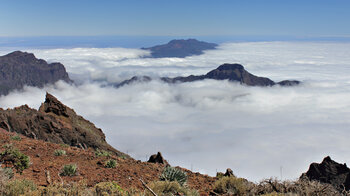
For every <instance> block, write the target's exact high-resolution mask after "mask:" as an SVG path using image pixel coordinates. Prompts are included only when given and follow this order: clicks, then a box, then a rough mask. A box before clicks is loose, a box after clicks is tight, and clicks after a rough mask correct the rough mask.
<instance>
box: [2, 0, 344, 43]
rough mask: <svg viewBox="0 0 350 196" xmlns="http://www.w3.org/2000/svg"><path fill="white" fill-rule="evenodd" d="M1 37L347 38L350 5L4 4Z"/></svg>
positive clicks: (262, 0) (146, 0)
mask: <svg viewBox="0 0 350 196" xmlns="http://www.w3.org/2000/svg"><path fill="white" fill-rule="evenodd" d="M0 7H1V12H0V25H1V30H0V36H96V35H97V36H98V35H129V36H130V35H132V36H133V35H137V36H238V35H240V36H242V35H246V36H300V37H320V36H331V37H338V36H340V37H348V36H350V25H349V21H348V20H349V19H350V12H349V11H348V10H349V8H350V1H348V0H328V1H325V0H307V1H306V0H291V1H287V0H284V1H282V0H244V1H243V0H241V1H238V0H200V1H199V0H196V1H195V0H173V1H171V0H124V1H122V0H94V1H93V0H60V1H53V0H2V1H1V5H0Z"/></svg>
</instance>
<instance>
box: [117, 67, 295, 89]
mask: <svg viewBox="0 0 350 196" xmlns="http://www.w3.org/2000/svg"><path fill="white" fill-rule="evenodd" d="M139 78H140V77H137V76H134V77H133V78H131V79H129V80H125V81H123V82H121V83H119V84H114V86H115V87H120V86H123V85H126V84H132V83H133V82H135V81H139V82H149V81H151V80H152V78H150V77H148V76H142V78H144V79H143V80H140V79H139ZM205 79H213V80H228V81H230V82H239V83H240V84H244V85H248V86H274V85H280V86H295V85H298V84H300V82H299V81H297V80H284V81H281V82H278V83H275V82H274V81H272V80H270V79H269V78H265V77H258V76H255V75H253V74H251V73H249V72H248V71H246V70H245V69H244V67H243V66H242V65H240V64H228V63H225V64H223V65H220V66H219V67H218V68H216V69H214V70H212V71H210V72H208V73H207V74H205V75H198V76H195V75H190V76H187V77H175V78H169V77H162V78H160V80H161V81H163V82H166V83H171V84H172V83H180V82H194V81H200V80H205Z"/></svg>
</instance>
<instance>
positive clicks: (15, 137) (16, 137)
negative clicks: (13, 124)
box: [11, 135, 22, 141]
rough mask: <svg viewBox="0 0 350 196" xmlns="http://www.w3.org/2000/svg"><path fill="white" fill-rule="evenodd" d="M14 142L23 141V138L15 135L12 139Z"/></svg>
mask: <svg viewBox="0 0 350 196" xmlns="http://www.w3.org/2000/svg"><path fill="white" fill-rule="evenodd" d="M11 139H12V140H16V141H21V140H22V138H21V137H20V136H19V135H14V136H12V137H11Z"/></svg>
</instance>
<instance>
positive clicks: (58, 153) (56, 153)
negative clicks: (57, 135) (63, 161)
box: [54, 150, 66, 156]
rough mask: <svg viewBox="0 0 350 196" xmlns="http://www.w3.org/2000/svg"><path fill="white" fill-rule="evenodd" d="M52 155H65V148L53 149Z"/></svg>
mask: <svg viewBox="0 0 350 196" xmlns="http://www.w3.org/2000/svg"><path fill="white" fill-rule="evenodd" d="M54 155H55V156H63V155H66V151H65V150H55V152H54Z"/></svg>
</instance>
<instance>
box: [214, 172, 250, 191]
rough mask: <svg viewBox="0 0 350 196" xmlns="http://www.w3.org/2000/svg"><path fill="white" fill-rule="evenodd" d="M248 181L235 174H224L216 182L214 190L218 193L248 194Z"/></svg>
mask: <svg viewBox="0 0 350 196" xmlns="http://www.w3.org/2000/svg"><path fill="white" fill-rule="evenodd" d="M247 185H248V181H247V180H246V179H243V178H237V177H234V176H230V177H228V176H224V177H221V178H220V179H219V180H217V181H216V182H215V185H214V192H215V193H218V194H229V195H246V193H247V189H248V186H247Z"/></svg>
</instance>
